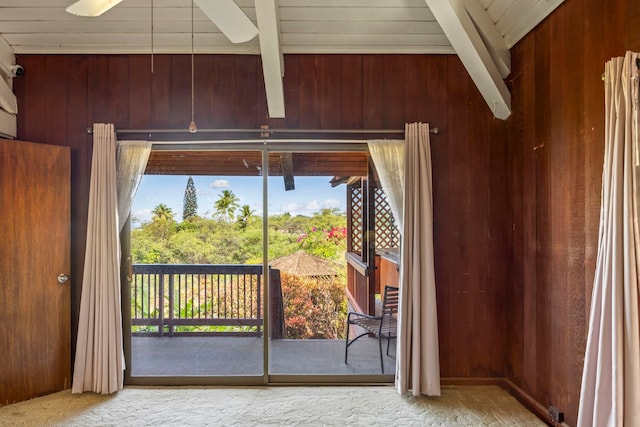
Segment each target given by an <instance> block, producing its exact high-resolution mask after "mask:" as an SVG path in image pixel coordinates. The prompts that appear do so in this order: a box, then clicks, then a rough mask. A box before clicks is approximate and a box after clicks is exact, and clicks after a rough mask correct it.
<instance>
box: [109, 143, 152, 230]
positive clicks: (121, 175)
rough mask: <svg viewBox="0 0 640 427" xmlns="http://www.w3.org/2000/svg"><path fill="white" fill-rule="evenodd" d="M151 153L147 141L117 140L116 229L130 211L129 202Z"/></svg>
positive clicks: (121, 224)
mask: <svg viewBox="0 0 640 427" xmlns="http://www.w3.org/2000/svg"><path fill="white" fill-rule="evenodd" d="M149 153H151V143H150V142H149V141H119V142H118V148H117V153H116V164H117V177H116V181H117V186H118V188H117V192H118V224H119V227H118V230H119V231H122V227H124V223H125V222H126V220H127V218H128V217H129V214H130V213H131V202H132V201H133V197H134V196H135V194H136V190H137V189H138V185H139V184H140V179H141V178H142V175H143V174H144V169H145V167H146V166H147V161H148V160H149Z"/></svg>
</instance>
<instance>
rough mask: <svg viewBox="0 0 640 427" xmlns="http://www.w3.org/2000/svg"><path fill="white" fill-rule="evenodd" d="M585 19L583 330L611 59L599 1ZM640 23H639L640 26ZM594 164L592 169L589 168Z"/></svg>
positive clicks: (593, 1)
mask: <svg viewBox="0 0 640 427" xmlns="http://www.w3.org/2000/svg"><path fill="white" fill-rule="evenodd" d="M587 3H588V5H587V7H585V12H584V13H585V17H584V44H585V46H589V49H585V51H584V65H583V66H584V69H585V75H584V81H583V83H582V87H583V91H584V94H583V99H584V102H583V111H584V125H583V130H584V135H583V140H584V146H585V189H586V191H585V213H584V214H585V265H584V274H585V287H584V292H583V293H584V299H585V302H584V317H585V325H584V328H585V330H586V328H587V327H588V324H587V322H588V313H589V306H590V305H591V293H592V290H593V283H592V280H590V279H591V278H593V272H594V271H595V269H596V258H597V254H598V228H599V224H600V192H597V191H593V190H592V189H594V188H599V187H600V185H601V180H602V168H598V167H596V166H597V165H602V164H603V161H604V120H602V116H603V111H604V85H603V84H596V82H599V78H600V75H601V73H602V72H603V71H604V64H605V62H606V61H607V60H608V58H607V57H606V56H605V52H604V39H603V37H602V35H601V34H600V33H599V31H598V29H599V26H600V25H602V16H603V14H604V7H603V4H602V2H601V1H599V0H588V2H587ZM636 4H638V3H636ZM638 24H640V22H639V23H638ZM590 165H592V167H590Z"/></svg>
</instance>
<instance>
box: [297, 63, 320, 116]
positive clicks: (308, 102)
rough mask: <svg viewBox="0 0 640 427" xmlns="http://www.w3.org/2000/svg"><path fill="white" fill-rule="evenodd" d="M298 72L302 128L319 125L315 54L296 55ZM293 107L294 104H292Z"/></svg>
mask: <svg viewBox="0 0 640 427" xmlns="http://www.w3.org/2000/svg"><path fill="white" fill-rule="evenodd" d="M297 58H298V73H299V76H300V78H299V82H300V86H299V98H298V101H299V104H298V109H299V116H300V127H301V128H302V129H305V128H306V129H317V128H319V127H320V111H319V109H318V105H317V100H318V84H319V83H318V58H317V56H315V55H313V56H301V55H300V56H298V57H297ZM293 107H294V108H295V106H293Z"/></svg>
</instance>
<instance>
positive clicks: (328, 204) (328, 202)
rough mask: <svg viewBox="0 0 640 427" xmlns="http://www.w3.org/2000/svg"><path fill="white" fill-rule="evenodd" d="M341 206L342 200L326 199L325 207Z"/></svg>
mask: <svg viewBox="0 0 640 427" xmlns="http://www.w3.org/2000/svg"><path fill="white" fill-rule="evenodd" d="M340 206H341V203H340V200H336V199H327V200H325V201H324V207H325V208H326V209H333V208H340Z"/></svg>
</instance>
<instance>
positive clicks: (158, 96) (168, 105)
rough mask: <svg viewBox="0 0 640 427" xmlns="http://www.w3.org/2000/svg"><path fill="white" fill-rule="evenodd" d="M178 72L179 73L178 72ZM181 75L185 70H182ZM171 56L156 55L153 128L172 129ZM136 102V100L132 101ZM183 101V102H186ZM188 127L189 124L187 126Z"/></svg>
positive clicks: (152, 97) (153, 75)
mask: <svg viewBox="0 0 640 427" xmlns="http://www.w3.org/2000/svg"><path fill="white" fill-rule="evenodd" d="M176 72H177V71H176ZM180 72H181V73H183V72H184V70H180ZM171 74H172V71H171V56H170V55H154V58H153V74H152V75H151V105H152V108H151V128H152V129H168V128H170V127H171V117H172V113H171V112H172V106H173V103H172V99H171ZM132 101H133V102H135V100H132ZM185 101H186V100H183V101H182V102H185ZM187 126H188V124H187Z"/></svg>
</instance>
